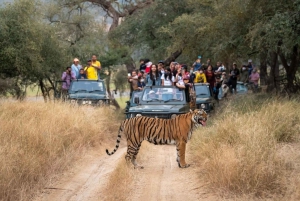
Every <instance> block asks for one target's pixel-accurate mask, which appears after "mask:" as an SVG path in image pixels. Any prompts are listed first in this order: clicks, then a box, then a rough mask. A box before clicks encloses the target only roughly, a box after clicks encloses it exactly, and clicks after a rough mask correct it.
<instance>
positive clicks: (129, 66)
mask: <svg viewBox="0 0 300 201" xmlns="http://www.w3.org/2000/svg"><path fill="white" fill-rule="evenodd" d="M125 65H126V69H127V71H128V73H131V72H132V71H133V70H135V69H136V65H135V63H134V60H133V59H132V57H130V60H128V61H127V62H125Z"/></svg>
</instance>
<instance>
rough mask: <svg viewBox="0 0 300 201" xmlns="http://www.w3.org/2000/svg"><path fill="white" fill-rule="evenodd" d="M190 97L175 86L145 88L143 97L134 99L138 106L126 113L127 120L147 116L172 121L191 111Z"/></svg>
mask: <svg viewBox="0 0 300 201" xmlns="http://www.w3.org/2000/svg"><path fill="white" fill-rule="evenodd" d="M189 102H190V97H189V94H188V93H186V90H185V89H179V88H177V87H174V86H153V87H145V88H144V90H143V92H142V95H141V96H140V97H139V96H138V97H135V98H134V103H135V104H136V106H134V107H130V108H129V109H128V112H125V114H126V118H132V117H137V116H147V117H154V118H163V119H170V118H174V117H176V115H179V114H184V113H187V112H188V111H189V110H190V104H189Z"/></svg>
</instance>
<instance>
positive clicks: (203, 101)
mask: <svg viewBox="0 0 300 201" xmlns="http://www.w3.org/2000/svg"><path fill="white" fill-rule="evenodd" d="M211 101H212V99H211V98H210V97H206V98H201V97H198V98H196V103H197V104H198V103H208V102H211Z"/></svg>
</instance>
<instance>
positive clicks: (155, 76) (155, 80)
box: [146, 64, 161, 86]
mask: <svg viewBox="0 0 300 201" xmlns="http://www.w3.org/2000/svg"><path fill="white" fill-rule="evenodd" d="M160 85H161V77H160V76H159V73H158V67H157V65H155V64H152V66H151V70H150V72H149V73H148V75H147V77H146V86H160Z"/></svg>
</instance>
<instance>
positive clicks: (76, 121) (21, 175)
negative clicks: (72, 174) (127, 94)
mask: <svg viewBox="0 0 300 201" xmlns="http://www.w3.org/2000/svg"><path fill="white" fill-rule="evenodd" d="M0 119H1V121H0V128H1V129H0V138H1V141H0V200H28V199H29V197H28V196H30V195H31V194H32V193H33V192H34V191H35V190H36V189H38V188H39V187H40V186H41V185H42V184H43V182H46V180H47V178H49V177H50V176H53V175H55V174H56V173H58V172H61V171H63V170H64V169H65V168H66V167H67V166H68V165H69V164H70V163H71V162H72V159H74V158H75V156H76V154H74V153H78V152H80V151H81V150H83V149H84V148H86V147H93V146H101V144H102V143H108V142H110V140H111V139H114V138H115V136H116V128H117V127H118V126H119V123H118V122H116V121H114V120H115V119H116V118H115V115H114V113H113V112H112V110H110V109H108V108H86V107H72V106H70V105H67V104H59V103H57V104H52V103H48V104H45V103H37V102H36V103H26V102H18V103H9V102H2V103H0Z"/></svg>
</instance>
